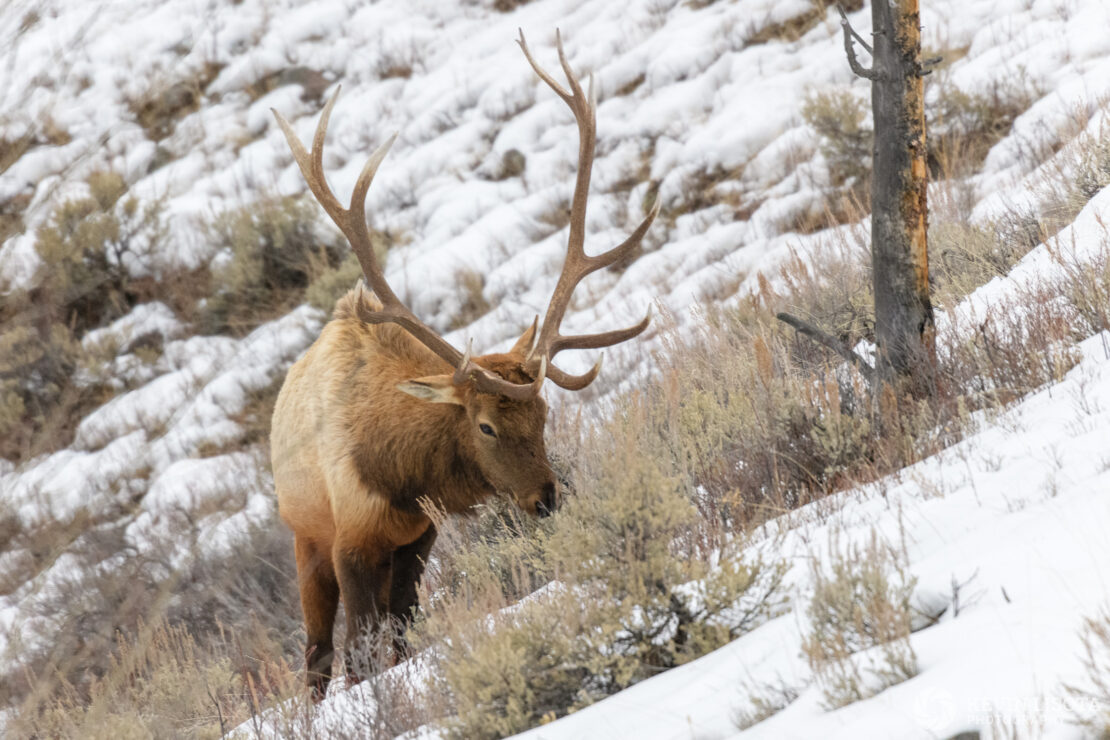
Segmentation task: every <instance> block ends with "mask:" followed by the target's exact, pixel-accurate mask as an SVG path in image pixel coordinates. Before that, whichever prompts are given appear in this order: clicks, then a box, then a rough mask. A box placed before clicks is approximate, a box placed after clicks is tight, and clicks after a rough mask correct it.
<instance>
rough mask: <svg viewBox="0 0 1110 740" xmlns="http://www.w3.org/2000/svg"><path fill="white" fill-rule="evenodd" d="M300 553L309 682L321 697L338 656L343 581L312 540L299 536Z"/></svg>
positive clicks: (299, 580) (297, 548)
mask: <svg viewBox="0 0 1110 740" xmlns="http://www.w3.org/2000/svg"><path fill="white" fill-rule="evenodd" d="M293 549H294V553H295V554H296V557H297V583H298V585H299V586H300V591H301V611H302V612H303V613H304V625H305V632H306V633H307V635H308V639H307V641H306V644H305V651H304V658H305V684H306V685H307V686H308V687H309V689H310V690H311V691H312V700H313V701H320V700H321V699H323V698H324V695H325V694H327V692H328V682H330V681H331V663H332V658H333V657H334V656H335V650H334V647H333V646H332V628H333V626H334V625H335V610H336V609H337V608H338V606H339V584H338V583H337V582H336V580H335V573H334V571H333V570H332V568H331V563H330V562H329V561H328V559H327V558H326V557H324V556H323V555H321V553H320V551H319V550H318V549H317V548H316V547H315V545H313V544H312V543H311V542H310V541H308V540H306V539H305V538H303V537H296V538H294V541H293Z"/></svg>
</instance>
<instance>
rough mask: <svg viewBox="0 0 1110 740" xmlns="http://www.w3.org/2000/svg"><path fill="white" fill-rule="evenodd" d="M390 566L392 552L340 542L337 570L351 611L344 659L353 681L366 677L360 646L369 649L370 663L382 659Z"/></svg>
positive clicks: (368, 657)
mask: <svg viewBox="0 0 1110 740" xmlns="http://www.w3.org/2000/svg"><path fill="white" fill-rule="evenodd" d="M389 566H390V553H389V552H384V553H383V552H380V551H373V550H369V551H368V550H365V549H346V548H343V547H341V546H340V545H339V543H336V552H335V570H336V576H337V578H338V581H339V591H340V594H341V595H342V597H343V607H344V609H345V610H346V612H347V641H346V645H345V649H344V663H345V665H346V669H347V679H348V681H349V682H350V683H352V684H354V683H358V682H359V681H361V680H362V676H361V675H360V674H361V673H362V671H359V670H358V669H359V668H361V667H363V666H361V665H359V663H360V660H359V657H360V656H359V654H358V653H359V650H360V649H362V650H365V651H366V653H365V657H366V660H365V663H366V667H369V668H373V667H375V666H376V665H377V664H378V663H379V656H378V655H377V652H378V650H377V644H376V643H377V638H378V634H377V633H378V626H379V625H380V624H381V619H382V616H383V615H385V614H386V613H387V610H388V608H389V604H388V598H389V570H390V568H389Z"/></svg>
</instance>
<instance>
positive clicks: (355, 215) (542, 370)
mask: <svg viewBox="0 0 1110 740" xmlns="http://www.w3.org/2000/svg"><path fill="white" fill-rule="evenodd" d="M338 97H339V89H338V88H337V89H336V91H335V94H334V95H332V96H331V99H330V100H328V102H327V105H325V106H324V112H323V113H322V114H321V116H320V123H319V124H317V126H316V135H315V136H314V137H313V138H312V151H311V152H307V151H305V148H304V144H302V143H301V140H300V139H299V138H297V135H296V134H295V133H293V128H292V127H291V126H290V125H289V122H288V121H286V120H285V119H284V118H283V117H282V115H281V114H280V113H278V112H277V111H276V110H273V109H272V108H271V109H270V110H271V111H273V114H274V117H275V118H277V122H278V126H280V127H281V130H282V132H283V133H284V134H285V139H286V141H288V142H289V149H290V150H292V152H293V158H294V159H296V160H297V165H298V166H299V167H300V168H301V174H302V175H304V179H305V182H307V183H308V187H309V189H310V190H311V191H312V194H313V195H314V196H315V197H316V200H317V201H319V203H320V205H321V206H323V207H324V210H325V211H327V214H328V216H330V217H331V220H332V221H334V222H335V225H336V226H338V227H339V230H340V231H342V232H343V235H344V236H345V237H347V241H348V242H350V244H351V249H353V250H354V251H355V256H356V257H357V258H358V262H359V264H360V265H361V266H362V274H363V276H365V278H366V282H367V283H369V285H370V287H371V289H373V291H374V293H375V294H376V295H377V296H378V299H379V300H380V301H381V302H382V308H381V310H380V311H365V312H362V313H361V314H360V317H361V318H362V320H363V321H366V322H368V323H371V324H383V323H387V322H388V323H393V324H397V325H398V326H401V327H402V328H404V329H405V330H406V331H408V333H409V334H411V335H412V336H413V337H415V338H416V339H417V340H418V341H419V342H420V343H422V344H423V345H424V346H425V347H427V348H428V349H430V350H431V351H432V352H434V353H435V354H437V355H438V356H439V357H440V358H442V359H443V361H444V362H446V363H447V364H449V365H450V366H451V367H453V368H455V375H454V380H455V383H456V384H459V383H463V382H465V381H466V380H467V379H472V380H473V381H474V384H475V386H476V387H477V388H478V390H479V391H481V392H483V393H490V394H495V395H502V396H506V397H508V398H514V399H517V400H525V399H528V398H531V397H533V396H535V395H537V394H538V393H539V392H540V387H541V386H542V385H543V381H544V377H545V376H546V373H547V358H545V357H541V358H540V359H539V361H538V363H535V366H534V367H533V366H530V368H531V370H530V373H531V374H532V376H533V377H534V378H535V379H534V380H533V381H532V382H531V383H523V384H518V383H513V382H510V381H508V380H505V379H504V378H502V377H500V376H498V375H495V374H494V373H491V372H490V371H488V370H486V369H485V368H482V367H479V366H478V365H476V364H474V363H473V362H472V361H471V360H470V349H469V348H467V352H466V354H465V355H464V354H463V353H461V352H459V351H458V350H457V349H455V348H454V347H452V346H451V344H450V343H449V342H448V341H447V340H446V339H444V338H443V337H441V336H440V335H439V334H437V333H436V332H435V331H433V330H432V329H431V327H429V326H428V325H427V324H425V323H424V322H423V321H421V320H420V319H419V318H417V317H416V315H415V314H414V313H413V312H412V311H410V310H409V308H408V307H407V306H406V305H405V304H404V303H402V302H401V299H400V298H398V297H397V294H396V293H394V292H393V290H392V288H390V287H389V283H387V282H386V280H385V272H384V271H383V270H382V267H381V265H379V264H378V260H377V258H376V257H375V256H374V249H373V247H372V246H371V244H370V232H369V231H368V230H367V228H366V193H367V191H368V190H369V189H370V183H371V181H373V179H374V174H375V173H376V172H377V171H378V166H379V165H380V164H381V163H382V160H383V159H385V155H386V153H387V152H388V151H389V147H390V146H392V144H393V142H394V141H395V140H396V138H397V134H394V135H393V136H391V137H390V138H389V140H388V141H386V142H385V143H384V144H382V145H381V146H380V147H378V149H377V151H375V152H374V153H373V154H371V155H370V159H369V160H367V162H366V165H365V166H364V167H363V168H362V172H361V173H360V174H359V176H358V180H357V181H355V189H354V192H353V193H352V194H351V205H350V207H348V208H344V207H343V206H342V205H341V204H340V203H339V200H338V199H337V198H336V197H335V194H334V193H332V191H331V188H330V187H328V181H327V179H326V177H325V176H324V136H325V134H326V133H327V130H328V118H330V117H331V110H332V108H333V107H334V106H335V101H336V99H337V98H338Z"/></svg>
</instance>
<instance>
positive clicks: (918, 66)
mask: <svg viewBox="0 0 1110 740" xmlns="http://www.w3.org/2000/svg"><path fill="white" fill-rule="evenodd" d="M841 15H842V16H843V11H841ZM871 18H872V24H873V27H874V33H873V37H874V48H873V49H872V48H871V45H869V44H868V43H867V42H866V41H865V40H864V39H863V38H862V37H860V35H859V34H857V33H856V32H855V30H853V29H852V27H851V26H850V25H849V24H848V20H847V18H846V17H844V18H843V21H842V25H843V28H844V48H845V50H846V52H847V54H848V62H849V65H850V66H851V68H852V71H853V72H855V73H856V74H857V75H859V76H861V77H864V78H866V79H868V80H870V81H871V108H872V115H873V117H874V122H875V150H874V165H873V167H874V169H873V172H872V179H871V207H872V212H871V276H872V281H873V284H874V289H875V339H876V343H877V345H878V357H877V366H876V370H877V371H878V374H879V377H880V378H881V379H882V380H883V381H885V382H889V383H891V384H892V385H894V386H895V387H896V389H899V390H904V391H907V392H909V393H910V394H911V395H913V396H914V397H915V398H927V397H930V396H932V395H933V392H934V387H935V374H934V369H935V362H936V348H935V330H934V327H933V305H932V302H931V301H930V299H929V254H928V241H927V238H926V233H927V219H928V203H927V186H928V174H927V170H926V167H925V106H924V85H923V80H922V77H923V76H924V75H925V74H926V72H925V70H924V69H923V66H922V62H921V59H920V57H921V21H920V16H919V12H918V0H873V1H872V3H871ZM853 39H854V40H855V41H857V42H859V43H860V44H861V45H862V46H863V47H864V48H865V49H866V50H867V51H869V52H870V53H871V55H872V58H873V60H874V61H873V63H872V66H871V68H870V69H868V68H865V67H863V66H862V65H861V64H860V63H859V61H858V60H857V59H856V56H855V50H854V47H853Z"/></svg>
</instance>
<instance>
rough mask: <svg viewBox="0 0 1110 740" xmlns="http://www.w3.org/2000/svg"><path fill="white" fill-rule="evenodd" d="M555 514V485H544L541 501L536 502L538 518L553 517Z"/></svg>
mask: <svg viewBox="0 0 1110 740" xmlns="http://www.w3.org/2000/svg"><path fill="white" fill-rule="evenodd" d="M553 513H555V484H554V483H544V484H543V489H542V493H541V494H540V500H539V501H537V502H536V516H541V517H543V516H551V514H553Z"/></svg>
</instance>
